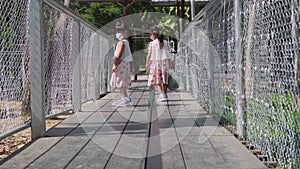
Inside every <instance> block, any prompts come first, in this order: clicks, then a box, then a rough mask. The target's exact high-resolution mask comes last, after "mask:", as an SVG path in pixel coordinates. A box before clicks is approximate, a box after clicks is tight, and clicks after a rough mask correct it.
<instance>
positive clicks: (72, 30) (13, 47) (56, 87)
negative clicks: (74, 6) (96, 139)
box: [0, 0, 113, 139]
mask: <svg viewBox="0 0 300 169" xmlns="http://www.w3.org/2000/svg"><path fill="white" fill-rule="evenodd" d="M0 9H1V10H0V14H1V16H0V21H1V25H0V29H1V32H2V33H1V35H0V40H1V48H0V59H1V62H0V64H1V65H0V69H1V78H0V83H1V88H0V90H1V95H0V106H1V107H0V113H1V119H0V120H1V127H0V138H1V139H2V138H4V137H7V136H9V135H11V134H13V133H15V132H17V131H20V130H22V129H24V128H26V127H28V126H31V129H32V137H33V139H35V138H38V137H40V136H42V135H43V134H44V132H45V119H46V118H50V117H53V116H56V115H58V114H61V113H63V112H66V111H70V110H72V111H79V110H80V109H81V105H82V104H83V103H84V102H86V101H89V100H95V99H97V98H99V96H100V95H101V94H104V93H106V92H108V91H109V87H108V85H109V83H108V79H109V78H110V69H109V66H110V64H109V63H112V61H111V59H112V57H111V55H112V49H113V40H112V39H111V38H110V37H109V36H107V35H105V34H104V33H102V32H101V31H99V30H98V29H97V28H96V27H94V26H93V25H91V24H90V23H88V22H87V21H85V20H84V19H82V18H81V17H80V16H79V15H77V14H76V13H74V12H73V11H71V10H70V9H68V8H67V7H65V6H64V5H63V4H61V3H60V2H58V1H53V0H44V1H40V0H30V1H28V0H21V1H18V2H17V1H16V2H10V1H1V2H0ZM2 9H3V10H2ZM2 23H3V24H2Z"/></svg>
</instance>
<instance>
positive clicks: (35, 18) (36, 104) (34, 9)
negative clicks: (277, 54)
mask: <svg viewBox="0 0 300 169" xmlns="http://www.w3.org/2000/svg"><path fill="white" fill-rule="evenodd" d="M43 25H44V24H43V1H40V0H31V1H30V4H29V31H28V32H29V33H28V35H29V55H30V62H29V64H30V66H29V67H30V93H31V94H30V106H31V133H32V140H35V139H37V138H39V137H41V136H43V135H44V134H45V131H46V118H45V112H44V111H45V99H44V98H45V96H44V93H45V92H44V88H45V87H44V81H45V74H44V37H43V32H44V31H43Z"/></svg>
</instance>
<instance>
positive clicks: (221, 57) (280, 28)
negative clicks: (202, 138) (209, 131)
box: [176, 0, 300, 169]
mask: <svg viewBox="0 0 300 169" xmlns="http://www.w3.org/2000/svg"><path fill="white" fill-rule="evenodd" d="M238 3H240V4H241V5H240V6H235V4H238ZM239 9H240V10H239ZM299 9H300V7H299V2H298V1H296V0H284V1H283V0H282V1H278V0H262V1H258V0H244V1H233V0H223V1H219V0H214V1H212V2H210V3H209V4H208V5H207V6H206V7H205V8H204V9H203V10H202V11H201V12H200V13H199V14H198V15H197V17H196V19H195V21H194V22H192V23H191V24H190V25H189V27H188V28H187V29H186V31H185V37H184V38H182V39H181V43H180V50H179V53H178V55H177V57H176V58H177V60H176V70H177V73H178V74H179V77H181V81H182V82H183V83H184V85H185V87H186V89H187V90H189V91H191V92H192V93H193V94H194V95H195V96H196V97H197V98H199V100H200V102H201V103H202V104H203V106H204V107H207V108H209V111H210V112H211V113H212V114H213V115H214V114H217V115H218V116H219V117H222V118H221V119H222V122H223V124H225V125H226V126H227V127H229V128H231V129H232V131H233V132H237V128H236V126H237V127H238V125H237V123H240V124H242V128H244V131H243V134H242V137H244V138H245V140H246V141H248V142H249V144H251V145H253V146H254V147H255V148H257V149H260V150H261V151H262V154H264V155H268V157H269V159H268V160H270V161H276V162H277V163H278V165H279V166H280V167H284V168H293V169H296V168H300V152H299V151H300V141H299V140H300V136H299V135H300V109H299V106H300V102H299V97H300V95H299V83H298V80H299V68H298V66H299V60H298V57H299V35H300V34H299V28H300V26H299ZM235 13H236V14H237V15H235ZM238 17H241V22H238V20H237V19H235V18H238ZM239 28H240V31H241V33H240V34H236V31H237V30H238V29H239ZM238 36H240V37H238ZM190 37H193V38H190ZM238 38H240V41H236V40H237V39H238ZM236 42H237V43H236ZM238 43H239V44H238ZM239 45H240V46H241V47H240V48H239V49H238V48H237V47H238V46H239ZM186 72H187V73H186ZM239 80H240V81H239ZM239 106H241V107H239ZM239 110H242V111H241V112H242V114H243V116H242V117H243V118H242V119H240V118H239V116H238V113H239Z"/></svg>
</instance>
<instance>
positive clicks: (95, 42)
mask: <svg viewBox="0 0 300 169" xmlns="http://www.w3.org/2000/svg"><path fill="white" fill-rule="evenodd" d="M93 36H94V38H93V59H94V62H93V64H94V69H95V70H94V71H95V77H94V78H95V95H94V100H96V99H98V98H99V97H100V52H101V47H100V36H99V35H98V34H97V33H96V32H95V33H94V35H93Z"/></svg>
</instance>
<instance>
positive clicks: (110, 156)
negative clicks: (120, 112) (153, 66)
mask: <svg viewBox="0 0 300 169" xmlns="http://www.w3.org/2000/svg"><path fill="white" fill-rule="evenodd" d="M139 84H141V82H140V83H139ZM137 87H139V85H137V86H135V87H134V89H133V90H131V92H130V94H129V96H131V95H132V93H133V92H134V91H135V90H136V88H137ZM144 91H145V89H144V90H143V92H144ZM141 96H142V95H141ZM135 109H136V106H134V109H133V110H132V111H131V114H130V116H129V118H128V121H127V122H126V124H125V126H124V128H123V130H122V132H121V134H120V137H119V138H118V141H117V142H116V145H115V146H114V148H113V150H112V152H111V153H110V155H109V157H108V159H107V161H106V163H105V165H104V167H103V169H105V168H106V167H107V165H108V164H109V161H110V160H111V158H112V156H113V155H114V152H115V150H116V149H117V147H118V144H119V143H120V140H121V138H122V135H123V134H124V131H125V130H126V127H127V126H128V123H129V119H130V118H131V117H132V115H133V113H134V110H135ZM116 111H117V109H115V112H116Z"/></svg>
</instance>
